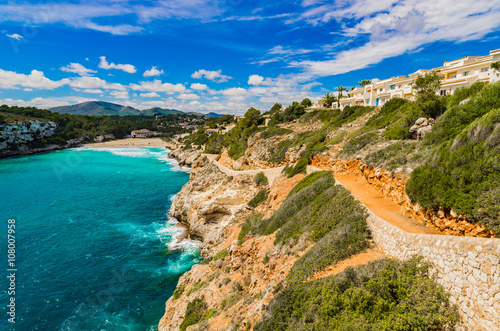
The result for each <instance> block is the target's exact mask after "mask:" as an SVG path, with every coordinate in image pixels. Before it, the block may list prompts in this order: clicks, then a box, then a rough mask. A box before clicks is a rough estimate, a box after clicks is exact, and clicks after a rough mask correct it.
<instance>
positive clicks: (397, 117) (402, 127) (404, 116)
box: [384, 102, 430, 140]
mask: <svg viewBox="0 0 500 331" xmlns="http://www.w3.org/2000/svg"><path fill="white" fill-rule="evenodd" d="M427 106H429V107H430V105H427ZM421 117H428V116H426V113H425V111H424V110H422V109H421V107H419V106H417V105H416V104H415V103H414V102H407V103H405V104H403V105H402V106H401V107H400V108H399V109H398V111H397V113H395V114H393V115H392V121H391V123H390V124H388V125H387V127H386V130H385V132H384V137H385V138H387V139H391V140H400V139H408V138H410V128H411V127H412V126H413V124H415V121H416V120H417V119H419V118H421Z"/></svg>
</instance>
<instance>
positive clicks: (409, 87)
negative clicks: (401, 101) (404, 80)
mask: <svg viewBox="0 0 500 331" xmlns="http://www.w3.org/2000/svg"><path fill="white" fill-rule="evenodd" d="M403 94H413V91H412V88H411V86H407V87H404V88H403Z"/></svg>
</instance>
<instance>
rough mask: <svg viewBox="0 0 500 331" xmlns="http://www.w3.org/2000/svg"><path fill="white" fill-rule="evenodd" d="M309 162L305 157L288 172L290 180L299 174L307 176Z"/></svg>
mask: <svg viewBox="0 0 500 331" xmlns="http://www.w3.org/2000/svg"><path fill="white" fill-rule="evenodd" d="M308 163H309V160H308V159H307V158H305V157H303V158H301V159H300V160H299V162H297V163H296V164H295V166H294V167H293V168H292V169H291V170H290V172H288V178H292V177H293V176H295V175H298V174H304V175H305V174H306V173H307V164H308Z"/></svg>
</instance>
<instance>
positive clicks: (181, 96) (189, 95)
mask: <svg viewBox="0 0 500 331" xmlns="http://www.w3.org/2000/svg"><path fill="white" fill-rule="evenodd" d="M199 98H200V96H199V95H197V94H194V93H183V94H179V95H178V96H177V99H181V100H198V99H199Z"/></svg>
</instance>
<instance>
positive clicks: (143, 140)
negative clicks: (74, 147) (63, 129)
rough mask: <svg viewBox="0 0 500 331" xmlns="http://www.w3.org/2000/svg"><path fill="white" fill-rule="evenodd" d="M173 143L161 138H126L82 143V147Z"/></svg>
mask: <svg viewBox="0 0 500 331" xmlns="http://www.w3.org/2000/svg"><path fill="white" fill-rule="evenodd" d="M167 145H171V144H169V143H167V142H166V141H163V140H162V139H161V138H125V139H117V140H110V141H105V142H102V143H87V144H82V145H81V147H102V148H105V147H164V148H168V146H167Z"/></svg>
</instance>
